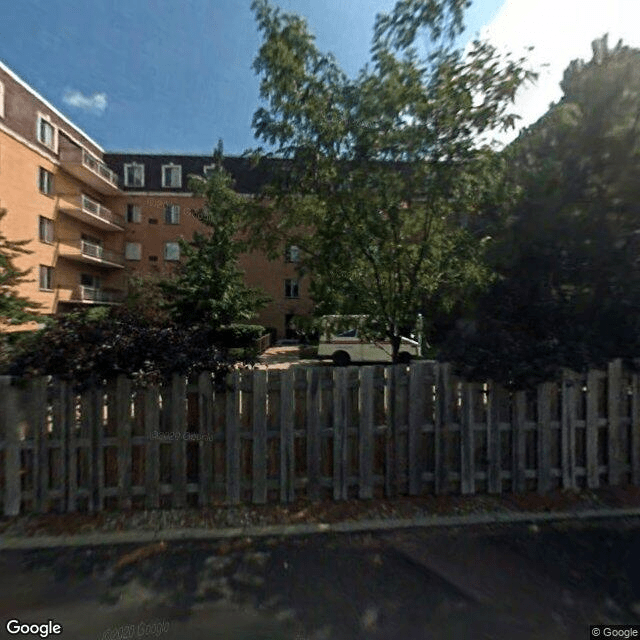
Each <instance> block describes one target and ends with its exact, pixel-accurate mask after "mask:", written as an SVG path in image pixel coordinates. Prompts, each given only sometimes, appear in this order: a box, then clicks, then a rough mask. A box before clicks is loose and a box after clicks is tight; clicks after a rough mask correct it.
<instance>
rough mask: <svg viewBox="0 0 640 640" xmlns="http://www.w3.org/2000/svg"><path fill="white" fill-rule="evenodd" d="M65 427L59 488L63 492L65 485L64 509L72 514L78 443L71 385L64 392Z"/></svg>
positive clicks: (75, 493) (76, 504)
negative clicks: (64, 464)
mask: <svg viewBox="0 0 640 640" xmlns="http://www.w3.org/2000/svg"><path fill="white" fill-rule="evenodd" d="M65 395H66V398H65V404H64V408H65V417H64V421H65V425H66V429H65V432H66V438H65V439H64V440H63V441H62V443H61V445H62V451H61V454H62V457H63V459H65V460H66V469H67V474H66V476H64V477H63V479H62V483H63V486H62V487H61V489H62V493H63V494H64V492H65V485H66V494H67V495H66V502H67V505H66V508H67V511H68V512H70V513H72V512H74V511H76V509H77V506H78V443H77V425H76V393H75V391H74V389H73V386H72V385H70V384H69V385H67V387H66V390H65Z"/></svg>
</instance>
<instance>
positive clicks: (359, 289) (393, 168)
mask: <svg viewBox="0 0 640 640" xmlns="http://www.w3.org/2000/svg"><path fill="white" fill-rule="evenodd" d="M466 6H467V2H466V1H465V0H434V1H433V2H429V3H425V2H423V1H421V0H401V1H400V2H398V3H397V4H396V7H395V9H394V10H393V12H392V13H391V14H389V15H379V16H378V17H377V21H376V26H375V33H374V36H373V46H372V59H371V65H370V66H366V67H365V68H364V69H363V70H362V71H361V72H360V74H359V75H358V77H357V78H355V79H351V78H348V77H347V76H346V74H345V73H344V72H343V71H342V70H341V69H340V67H339V66H338V64H337V62H336V60H335V59H334V58H333V56H332V55H330V54H324V53H322V52H320V51H319V50H318V49H317V48H316V46H315V44H314V38H313V36H312V35H311V34H310V33H309V31H308V28H307V25H306V23H305V21H304V20H303V19H301V18H299V17H298V16H295V15H291V14H285V13H282V12H281V11H280V10H279V9H277V8H274V7H273V6H271V5H270V4H269V2H268V0H254V2H253V5H252V8H253V11H254V12H255V15H256V19H257V23H258V28H259V30H260V32H261V34H262V37H263V42H262V46H261V48H260V50H259V53H258V55H257V57H256V60H255V62H254V68H255V70H256V73H257V74H259V75H260V77H261V98H262V100H263V101H264V106H263V107H261V108H259V109H258V110H257V111H256V113H255V115H254V120H253V126H254V130H255V135H256V137H257V138H258V139H259V140H261V141H263V143H265V144H267V145H269V146H270V147H271V148H272V149H273V151H271V152H270V153H269V154H267V155H270V156H273V157H277V158H281V162H279V163H275V164H274V167H276V168H278V167H279V168H280V171H276V175H275V177H274V179H273V181H272V182H271V184H270V185H269V187H268V188H267V189H265V191H264V194H263V198H262V199H261V200H260V201H259V202H257V203H256V205H255V207H254V208H253V209H252V210H250V211H249V212H248V213H249V215H248V230H249V233H250V236H251V238H252V239H253V240H254V242H256V243H257V244H260V246H262V247H263V248H264V247H266V248H268V249H270V250H271V251H273V252H276V251H281V249H282V246H283V245H285V244H295V245H297V246H298V247H300V249H301V251H302V254H301V255H302V261H301V264H300V266H301V269H302V271H303V273H311V274H312V280H311V283H312V284H311V287H312V295H313V297H314V300H315V302H316V304H317V312H318V313H339V314H350V313H358V314H366V315H367V316H368V317H369V318H370V319H371V323H372V325H376V326H377V327H378V329H379V328H380V327H382V328H383V331H384V333H385V334H386V336H387V337H388V338H389V339H390V340H391V342H392V345H393V356H394V360H397V356H398V350H399V346H400V335H401V334H402V333H403V332H405V331H407V330H410V329H411V328H412V327H413V326H414V324H415V321H416V318H417V314H418V312H420V311H422V312H423V313H424V314H425V317H426V318H427V320H428V319H429V318H432V317H433V315H434V312H435V307H436V306H444V307H452V306H453V305H454V304H455V303H456V302H457V301H460V300H463V299H464V298H465V296H466V292H468V290H469V287H480V286H482V285H483V283H485V282H487V281H488V279H489V274H488V272H487V270H486V269H485V268H484V266H483V259H482V258H483V252H484V245H483V244H482V243H481V242H480V238H479V237H476V236H475V235H474V233H473V232H472V229H471V228H467V229H465V228H461V226H460V221H461V217H464V216H470V217H473V216H475V215H478V214H481V213H483V212H485V211H486V210H487V209H491V208H495V206H497V204H496V203H497V202H498V201H499V199H500V198H501V197H503V196H504V195H505V194H504V193H503V190H504V181H503V180H502V178H501V176H502V169H503V168H504V167H503V164H502V161H501V159H500V158H499V157H497V156H496V154H495V153H493V152H492V151H491V149H490V148H489V147H488V146H484V147H481V146H480V145H479V143H478V140H479V139H480V138H481V137H482V136H483V135H486V134H488V133H489V132H490V131H492V130H494V129H497V128H501V127H510V126H513V123H514V121H515V116H514V115H513V114H512V113H510V110H509V105H510V103H511V102H512V101H513V98H514V95H515V93H516V91H517V89H518V87H519V86H521V85H522V83H523V82H525V81H527V80H528V79H530V78H532V77H533V75H534V74H532V73H531V72H530V71H528V70H527V69H525V66H524V65H525V61H524V60H522V59H520V60H514V59H512V58H511V57H510V56H502V55H499V54H498V52H497V51H496V50H495V49H494V48H492V47H491V46H490V45H489V44H487V43H482V42H479V41H476V42H474V43H473V44H472V46H471V48H470V50H469V51H468V53H467V54H465V53H464V52H463V51H461V50H459V49H456V47H455V40H456V38H457V36H458V35H459V34H460V33H461V32H462V30H463V21H462V18H463V12H464V9H465V8H466ZM423 32H426V34H427V36H428V41H429V47H428V51H427V53H426V54H425V55H422V56H421V55H419V50H418V47H417V45H416V42H417V41H418V38H419V37H421V35H422V34H423ZM254 154H255V156H256V157H260V156H261V155H263V154H264V151H263V150H262V149H258V150H256V151H254Z"/></svg>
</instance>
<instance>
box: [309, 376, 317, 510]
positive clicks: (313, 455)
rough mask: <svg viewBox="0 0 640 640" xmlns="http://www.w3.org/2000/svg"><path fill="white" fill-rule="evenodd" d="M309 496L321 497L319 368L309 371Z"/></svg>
mask: <svg viewBox="0 0 640 640" xmlns="http://www.w3.org/2000/svg"><path fill="white" fill-rule="evenodd" d="M306 405H307V406H306V410H307V411H306V420H307V496H308V497H309V498H310V499H311V500H317V499H318V498H319V497H320V379H319V370H318V369H317V368H316V367H313V368H311V369H309V370H308V371H307V398H306Z"/></svg>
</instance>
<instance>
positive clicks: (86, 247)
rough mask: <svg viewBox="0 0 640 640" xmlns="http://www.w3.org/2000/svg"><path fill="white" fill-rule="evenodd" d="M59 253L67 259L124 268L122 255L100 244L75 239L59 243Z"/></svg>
mask: <svg viewBox="0 0 640 640" xmlns="http://www.w3.org/2000/svg"><path fill="white" fill-rule="evenodd" d="M58 251H59V254H60V256H61V257H63V258H68V259H69V260H77V261H78V262H84V263H87V264H93V265H98V266H102V267H108V268H116V269H124V256H123V255H122V254H121V253H116V252H115V251H109V250H108V249H105V248H104V247H103V246H102V245H100V244H95V243H94V242H88V241H87V240H77V241H76V242H72V243H66V244H65V243H62V242H61V243H60V246H59V250H58Z"/></svg>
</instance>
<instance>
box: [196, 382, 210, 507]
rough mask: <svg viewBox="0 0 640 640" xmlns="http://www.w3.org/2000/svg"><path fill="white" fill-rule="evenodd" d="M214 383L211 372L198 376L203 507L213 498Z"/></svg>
mask: <svg viewBox="0 0 640 640" xmlns="http://www.w3.org/2000/svg"><path fill="white" fill-rule="evenodd" d="M213 403H214V395H213V384H212V382H211V374H210V373H205V372H202V373H201V374H200V375H199V376H198V434H199V435H200V439H199V444H198V479H199V481H200V482H199V497H198V503H199V505H200V506H201V507H205V508H206V507H210V506H211V504H212V498H213V444H212V442H211V440H212V438H213Z"/></svg>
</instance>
